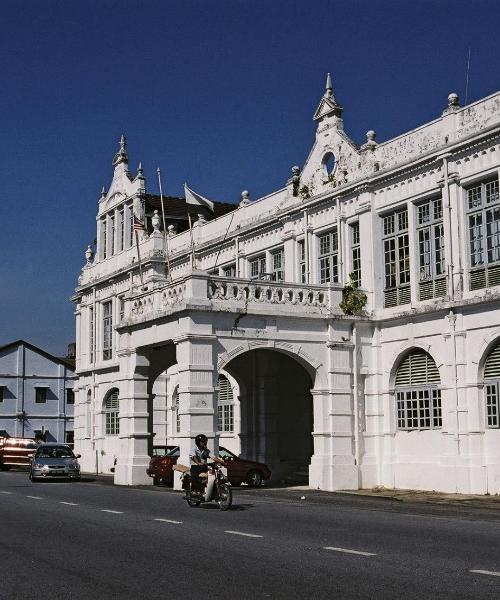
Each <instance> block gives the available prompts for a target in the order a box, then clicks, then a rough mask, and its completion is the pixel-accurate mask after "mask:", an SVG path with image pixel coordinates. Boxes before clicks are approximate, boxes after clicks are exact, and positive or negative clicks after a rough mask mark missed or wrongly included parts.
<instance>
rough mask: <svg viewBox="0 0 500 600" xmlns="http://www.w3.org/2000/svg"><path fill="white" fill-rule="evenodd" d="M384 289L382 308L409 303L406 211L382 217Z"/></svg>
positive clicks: (408, 247)
mask: <svg viewBox="0 0 500 600" xmlns="http://www.w3.org/2000/svg"><path fill="white" fill-rule="evenodd" d="M382 220H383V237H384V239H383V244H384V269H385V271H384V272H385V289H384V306H385V307H386V308H388V307H390V306H398V305H400V304H409V303H410V302H411V292H410V238H409V236H408V211H407V210H406V209H405V210H400V211H398V212H394V213H391V214H390V215H385V216H384V217H382Z"/></svg>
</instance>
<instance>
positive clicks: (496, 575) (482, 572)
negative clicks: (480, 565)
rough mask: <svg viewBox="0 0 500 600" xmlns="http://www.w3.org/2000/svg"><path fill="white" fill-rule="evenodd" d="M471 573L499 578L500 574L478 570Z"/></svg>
mask: <svg viewBox="0 0 500 600" xmlns="http://www.w3.org/2000/svg"><path fill="white" fill-rule="evenodd" d="M470 572H471V573H479V574H480V575H493V576H494V577H500V573H498V572H497V571H481V570H480V569H477V570H475V571H474V570H471V571H470Z"/></svg>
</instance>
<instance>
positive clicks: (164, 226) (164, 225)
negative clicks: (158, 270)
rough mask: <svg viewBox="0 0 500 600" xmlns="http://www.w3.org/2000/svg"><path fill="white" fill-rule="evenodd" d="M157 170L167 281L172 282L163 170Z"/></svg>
mask: <svg viewBox="0 0 500 600" xmlns="http://www.w3.org/2000/svg"><path fill="white" fill-rule="evenodd" d="M156 172H157V173H158V187H159V188H160V201H161V216H162V219H163V240H164V243H165V261H166V266H167V271H168V272H167V281H168V282H171V281H172V273H171V272H170V257H169V251H168V236H167V226H166V224H165V207H164V205H163V191H162V187H161V171H160V167H158V168H157V169H156Z"/></svg>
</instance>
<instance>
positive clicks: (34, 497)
mask: <svg viewBox="0 0 500 600" xmlns="http://www.w3.org/2000/svg"><path fill="white" fill-rule="evenodd" d="M26 498H33V500H43V498H40V496H26Z"/></svg>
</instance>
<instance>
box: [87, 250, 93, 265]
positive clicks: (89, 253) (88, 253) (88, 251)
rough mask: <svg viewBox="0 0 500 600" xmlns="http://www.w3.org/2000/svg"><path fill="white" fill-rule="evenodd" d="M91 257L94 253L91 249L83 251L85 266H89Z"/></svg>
mask: <svg viewBox="0 0 500 600" xmlns="http://www.w3.org/2000/svg"><path fill="white" fill-rule="evenodd" d="M93 256H94V252H93V250H92V247H91V246H87V250H85V260H86V261H87V265H90V263H91V261H92V257H93Z"/></svg>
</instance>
